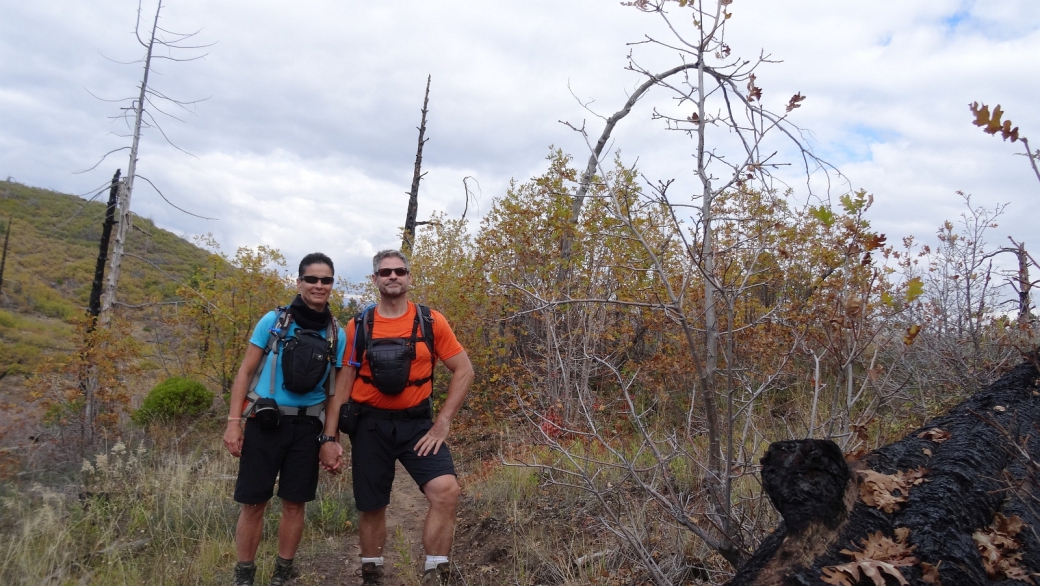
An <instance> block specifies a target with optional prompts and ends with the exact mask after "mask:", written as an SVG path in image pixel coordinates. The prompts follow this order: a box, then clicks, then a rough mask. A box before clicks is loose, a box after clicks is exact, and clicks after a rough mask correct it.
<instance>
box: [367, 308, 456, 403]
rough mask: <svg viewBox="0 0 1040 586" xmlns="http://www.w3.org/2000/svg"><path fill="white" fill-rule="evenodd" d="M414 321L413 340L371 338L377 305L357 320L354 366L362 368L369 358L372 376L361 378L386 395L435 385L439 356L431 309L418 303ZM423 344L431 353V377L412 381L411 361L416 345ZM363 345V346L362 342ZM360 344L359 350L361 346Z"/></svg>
mask: <svg viewBox="0 0 1040 586" xmlns="http://www.w3.org/2000/svg"><path fill="white" fill-rule="evenodd" d="M415 308H416V311H415V321H414V322H413V324H412V335H411V337H410V338H374V339H373V338H372V329H373V326H374V324H375V305H370V306H368V307H366V308H365V310H364V311H362V312H361V313H360V314H358V315H357V316H355V317H354V328H355V329H354V355H355V357H356V360H355V361H354V362H352V364H354V366H357V367H358V368H359V369H360V368H361V362H362V360H363V359H364V358H365V356H366V355H367V356H368V366H369V368H370V369H371V371H372V376H371V377H368V376H365V375H362V374H360V373H359V374H358V377H359V378H360V379H361V380H363V381H365V382H366V383H368V384H370V385H372V386H374V387H375V388H376V389H378V390H379V392H381V393H383V394H385V395H399V394H401V392H402V391H404V390H405V389H406V388H408V387H412V386H415V387H418V386H422V385H424V384H426V383H427V382H432V381H433V368H434V367H436V364H437V353H436V351H435V350H434V338H433V316H432V315H431V314H430V308H429V307H427V306H425V305H422V304H419V303H416V304H415ZM420 331H421V332H422V341H423V342H425V343H426V346H427V347H428V348H429V349H430V366H431V370H430V376H427V377H423V378H421V379H417V380H409V379H408V375H409V374H410V372H411V368H412V360H414V359H415V344H416V343H417V342H418V341H419V337H418V335H419V333H420ZM362 341H363V342H362ZM359 342H360V344H361V345H360V348H359V347H358V346H359Z"/></svg>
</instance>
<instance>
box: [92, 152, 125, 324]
mask: <svg viewBox="0 0 1040 586" xmlns="http://www.w3.org/2000/svg"><path fill="white" fill-rule="evenodd" d="M121 171H122V169H116V173H115V175H113V176H112V186H111V187H110V188H109V191H108V206H107V207H106V208H105V221H104V223H102V224H101V240H100V241H99V242H98V255H97V262H96V263H94V282H93V284H92V285H91V287H90V301H89V304H88V305H87V313H88V314H90V316H91V317H92V318H93V319H94V320H97V317H98V315H99V314H100V313H101V287H102V285H103V282H104V279H105V262H106V261H107V260H108V243H109V240H111V238H112V226H113V225H114V224H115V217H116V204H117V202H118V194H119V185H120V181H119V175H120V173H121Z"/></svg>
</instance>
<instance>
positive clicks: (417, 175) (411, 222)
mask: <svg viewBox="0 0 1040 586" xmlns="http://www.w3.org/2000/svg"><path fill="white" fill-rule="evenodd" d="M431 77H432V76H426V97H424V98H423V104H422V122H420V124H419V147H418V148H417V149H416V150H415V170H414V171H413V173H412V188H411V190H409V191H408V215H407V216H405V220H404V237H403V238H402V239H401V251H402V252H404V253H405V254H411V252H412V244H413V243H414V242H415V226H416V223H415V217H416V215H418V213H419V181H420V180H421V179H422V177H423V175H424V173H422V149H423V145H424V144H426V140H427V139H426V138H424V136H425V135H426V108H427V106H428V105H429V103H430V79H431Z"/></svg>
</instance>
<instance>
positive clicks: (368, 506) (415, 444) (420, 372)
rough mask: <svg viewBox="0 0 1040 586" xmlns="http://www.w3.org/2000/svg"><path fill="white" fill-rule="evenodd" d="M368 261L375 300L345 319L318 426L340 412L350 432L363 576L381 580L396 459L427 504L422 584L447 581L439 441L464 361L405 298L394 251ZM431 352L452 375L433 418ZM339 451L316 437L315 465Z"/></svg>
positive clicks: (407, 280)
mask: <svg viewBox="0 0 1040 586" xmlns="http://www.w3.org/2000/svg"><path fill="white" fill-rule="evenodd" d="M372 269H373V275H372V281H373V283H375V285H376V287H377V288H378V289H379V303H378V304H377V305H376V306H374V307H370V308H368V309H366V310H365V312H364V313H363V314H362V315H361V316H359V317H358V318H356V319H355V320H354V321H353V323H352V324H351V325H349V326H348V327H347V328H346V329H347V354H348V355H349V364H350V365H351V366H353V367H354V368H344V369H343V371H342V374H341V376H340V378H339V380H338V381H337V383H338V384H337V385H336V388H337V391H336V396H335V397H333V398H332V400H330V402H329V405H328V418H327V419H326V422H325V432H326V434H328V435H332V434H334V433H336V432H337V431H338V429H339V428H340V427H341V426H340V422H341V421H342V429H343V431H345V432H346V433H347V434H348V435H349V437H350V442H351V446H352V449H351V469H352V471H353V482H354V500H355V502H356V503H357V508H358V511H359V512H360V519H359V524H358V537H359V541H360V545H361V576H362V579H363V582H364V583H365V584H382V576H383V547H384V545H385V543H386V533H387V532H386V507H387V505H388V504H389V503H390V488H391V486H392V485H393V481H394V469H395V466H396V461H397V460H400V461H401V464H403V465H404V467H405V469H406V470H407V471H408V473H409V474H410V475H411V477H412V479H413V480H414V481H415V483H416V484H417V485H418V486H419V488H420V490H422V492H423V494H424V495H426V499H427V500H428V501H429V503H430V508H429V510H428V511H427V513H426V523H425V525H424V527H423V536H422V542H423V548H424V549H425V551H426V562H425V569H424V573H423V582H422V583H423V585H424V586H433V585H441V584H447V580H448V575H449V570H450V565H449V563H448V554H449V552H450V551H451V540H452V535H453V532H454V528H455V509H456V506H457V504H458V499H459V492H460V490H459V483H458V479H457V478H456V474H455V465H454V464H453V463H452V460H451V452H450V451H449V449H448V445H447V444H446V443H445V440H446V439H447V437H448V430H449V428H450V426H451V420H452V418H453V417H454V416H455V414H456V413H458V411H459V408H460V407H462V402H463V401H464V400H465V398H466V394H467V393H468V392H469V386H470V384H471V383H472V382H473V365H472V363H470V360H469V357H468V356H467V355H466V351H465V349H463V347H462V345H461V344H459V342H458V340H457V339H456V338H455V333H454V332H452V330H451V326H449V325H448V321H447V320H446V319H445V318H444V316H443V315H441V314H440V313H439V312H437V311H432V310H429V311H421V310H420V308H419V307H418V306H416V305H415V304H414V303H411V302H409V301H408V289H409V288H410V287H411V284H412V277H411V271H410V268H409V265H408V259H407V258H406V257H405V256H404V255H403V254H402V253H400V252H399V251H396V250H384V251H381V252H379V253H377V254H376V255H375V257H373V259H372ZM422 309H425V308H422ZM427 336H431V337H432V338H433V340H432V344H430V343H429V341H428V340H427V339H426V338H427ZM431 345H432V346H433V350H434V351H433V353H431V352H430V346H431ZM437 359H439V360H440V361H441V362H443V363H444V366H446V367H447V368H448V370H450V371H451V372H452V377H451V381H450V382H449V383H448V395H447V398H446V399H445V400H444V404H443V405H442V406H441V409H440V411H439V412H438V413H437V417H436V419H433V418H432V404H431V400H430V394H431V393H432V391H433V367H434V362H435V361H436V360H437ZM341 406H342V409H341ZM342 452H343V448H342V446H341V445H340V444H339V443H338V442H329V443H328V444H323V445H322V447H321V462H322V466H323V467H324V468H325V469H327V470H329V471H332V472H337V471H338V470H339V469H340V467H341V466H342V461H341V456H342Z"/></svg>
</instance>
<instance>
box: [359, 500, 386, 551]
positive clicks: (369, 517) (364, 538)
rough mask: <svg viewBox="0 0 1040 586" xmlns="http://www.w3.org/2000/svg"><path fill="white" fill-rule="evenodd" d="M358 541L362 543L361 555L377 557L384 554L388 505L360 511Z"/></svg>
mask: <svg viewBox="0 0 1040 586" xmlns="http://www.w3.org/2000/svg"><path fill="white" fill-rule="evenodd" d="M358 542H359V544H360V545H361V557H363V558H377V557H380V556H382V555H383V547H384V546H385V545H386V507H383V508H382V509H378V510H375V511H360V512H359V514H358Z"/></svg>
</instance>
